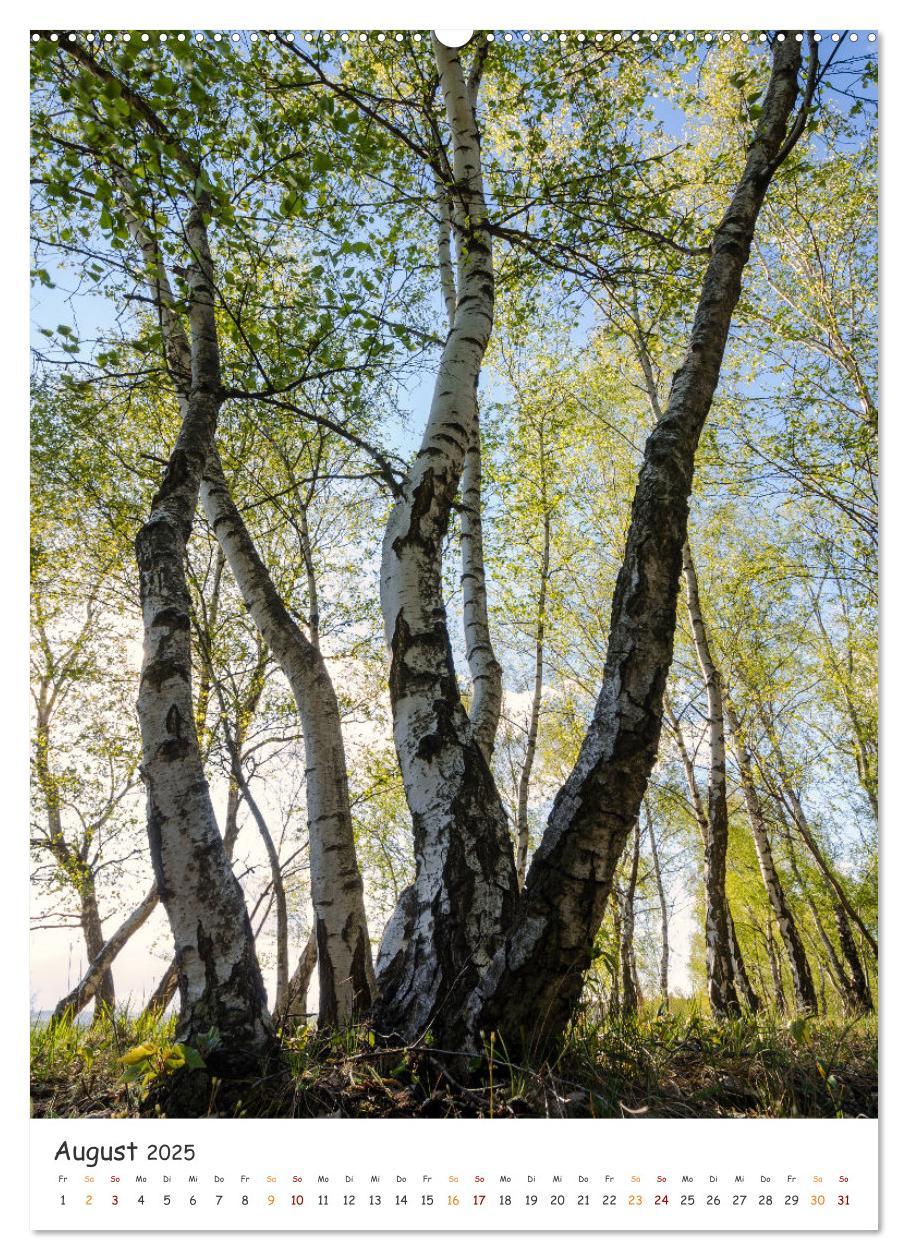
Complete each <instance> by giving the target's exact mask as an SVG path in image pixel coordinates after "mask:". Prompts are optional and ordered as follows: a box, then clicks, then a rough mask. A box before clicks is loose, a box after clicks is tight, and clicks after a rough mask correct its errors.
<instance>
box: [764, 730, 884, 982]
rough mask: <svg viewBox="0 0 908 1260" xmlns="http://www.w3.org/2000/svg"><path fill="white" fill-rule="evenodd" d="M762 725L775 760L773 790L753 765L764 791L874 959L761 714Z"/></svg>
mask: <svg viewBox="0 0 908 1260" xmlns="http://www.w3.org/2000/svg"><path fill="white" fill-rule="evenodd" d="M763 725H764V729H765V730H766V733H767V735H768V737H769V741H770V744H771V746H772V751H773V760H774V762H775V772H776V777H777V780H778V783H777V786H776V787H775V790H773V783H772V779H771V776H770V775H769V774H768V773H767V771H766V767H765V766H764V765H763V764H762V763H761V762H760V761H759V760H758V762H757V764H758V766H759V767H760V773H761V775H762V777H763V781H764V783H765V784H766V786H767V790H769V791H770V792H772V794H773V795H774V796H775V798H776V800H777V801H778V802H779V804H780V805H781V806H782V807H783V809H784V810H785V811H786V812H787V813H788V815H789V816H790V817H791V819H792V821H793V822H794V824H795V828H796V829H797V832H798V834H799V835H800V837H801V839H802V840H803V841H804V844H805V845H806V847H807V850H808V852H809V853H810V855H811V857H812V858H813V859H814V861H815V862H816V864H817V866H818V867H819V868H820V870H821V871H822V873H823V875H824V876H825V878H826V882H827V884H828V885H829V887H830V888H831V889H832V892H833V893H834V895H835V897H836V898H837V900H838V903H839V905H840V906H841V907H842V909H843V910H844V911H845V913H846V915H847V916H848V917H849V919H851V921H852V923H853V924H854V925H855V927H856V928H857V929H858V931H859V932H860V933H861V936H863V938H864V940H865V941H866V942H867V944H868V945H869V946H870V949H871V951H872V952H873V956H874V958H877V957H878V956H879V946H878V944H877V942H876V941H875V940H874V938H873V934H872V933H871V931H870V929H869V928H868V926H867V924H866V923H865V922H864V920H863V918H862V917H861V915H860V914H859V913H858V910H857V907H856V906H855V904H854V902H853V901H852V900H851V897H849V895H848V893H847V891H846V890H845V887H844V885H843V884H842V881H841V880H840V879H839V877H838V875H837V874H836V872H835V870H834V869H833V867H832V865H831V863H830V862H829V859H828V858H827V857H826V854H825V853H824V852H823V849H822V847H821V845H820V843H819V841H818V840H817V838H816V836H815V835H814V833H813V828H812V827H811V825H810V823H809V822H808V821H807V815H806V814H805V813H804V808H803V806H802V805H801V799H800V797H799V796H798V793H797V792H796V791H795V790H794V788H793V787H792V785H791V781H790V779H789V776H788V771H787V768H786V766H785V761H784V758H783V756H782V749H781V746H780V745H779V742H778V740H777V739H776V736H775V732H774V731H773V729H772V723H771V721H769V720H767V719H766V718H765V715H764V722H763Z"/></svg>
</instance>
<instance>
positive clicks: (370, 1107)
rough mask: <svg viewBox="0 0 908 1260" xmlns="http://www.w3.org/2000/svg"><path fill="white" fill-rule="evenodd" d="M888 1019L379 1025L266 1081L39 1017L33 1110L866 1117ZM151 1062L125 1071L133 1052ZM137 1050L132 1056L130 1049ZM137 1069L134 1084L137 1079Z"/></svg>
mask: <svg viewBox="0 0 908 1260" xmlns="http://www.w3.org/2000/svg"><path fill="white" fill-rule="evenodd" d="M876 1032H877V1030H876V1020H875V1019H872V1018H864V1019H861V1020H856V1021H852V1022H851V1023H849V1024H845V1025H842V1024H837V1023H833V1022H826V1021H819V1020H801V1019H796V1020H791V1021H788V1022H784V1021H782V1022H779V1021H776V1020H773V1019H770V1018H767V1017H763V1018H759V1019H746V1020H738V1021H733V1022H729V1023H723V1024H716V1023H713V1022H712V1021H710V1020H708V1019H704V1018H702V1017H701V1016H699V1015H697V1014H694V1015H690V1014H685V1015H680V1016H679V1015H671V1016H667V1017H659V1016H652V1017H646V1018H641V1019H639V1020H632V1021H629V1022H625V1023H610V1024H598V1025H595V1026H594V1025H592V1024H590V1025H588V1026H586V1027H584V1026H583V1024H582V1023H581V1024H580V1025H578V1027H577V1028H575V1029H574V1030H573V1032H572V1035H571V1038H570V1040H569V1042H568V1043H567V1045H566V1046H565V1048H564V1050H563V1052H562V1054H561V1055H560V1056H559V1058H558V1059H557V1061H555V1062H552V1063H545V1064H542V1065H532V1066H531V1065H529V1064H527V1063H513V1062H511V1061H510V1060H509V1059H508V1057H507V1055H506V1054H505V1053H503V1051H502V1049H501V1047H500V1046H497V1045H493V1046H491V1047H489V1050H488V1052H487V1053H486V1054H485V1055H483V1056H479V1057H475V1058H473V1059H471V1060H466V1059H464V1058H463V1057H459V1056H450V1055H444V1054H442V1053H441V1052H439V1051H438V1050H437V1049H435V1048H433V1047H431V1046H430V1047H426V1046H422V1047H416V1048H402V1049H388V1048H383V1047H382V1046H380V1045H376V1044H375V1039H374V1037H373V1036H372V1034H370V1033H369V1032H368V1031H367V1030H365V1029H359V1030H355V1031H353V1032H350V1033H347V1034H345V1035H343V1036H337V1037H333V1038H325V1037H321V1036H317V1035H315V1034H314V1033H312V1032H311V1031H305V1030H304V1031H302V1032H300V1033H298V1034H296V1035H295V1036H294V1037H293V1038H288V1039H286V1040H285V1045H284V1049H283V1051H282V1054H281V1058H280V1059H279V1060H278V1062H277V1063H276V1064H275V1065H272V1067H271V1068H270V1069H269V1071H268V1072H267V1073H266V1074H264V1075H262V1076H261V1077H258V1078H255V1079H250V1080H243V1081H233V1082H226V1081H217V1080H213V1079H211V1078H210V1077H209V1076H208V1075H207V1073H206V1072H205V1071H203V1070H200V1069H199V1068H194V1067H193V1066H192V1063H193V1062H194V1061H195V1060H191V1061H190V1062H186V1061H183V1060H182V1058H181V1051H180V1050H179V1048H175V1047H174V1044H173V1041H172V1038H173V1020H168V1021H165V1022H164V1023H151V1022H149V1021H147V1020H142V1019H140V1020H131V1019H130V1018H129V1017H128V1016H126V1015H117V1016H116V1017H114V1018H110V1017H104V1018H102V1019H100V1020H99V1021H97V1022H96V1023H95V1024H94V1025H91V1026H85V1025H78V1024H77V1025H62V1026H60V1025H58V1026H55V1027H52V1026H49V1025H46V1024H45V1025H41V1026H37V1025H36V1026H35V1028H33V1031H32V1114H33V1115H34V1116H36V1117H39V1116H46V1117H75V1116H80V1117H89V1116H97V1117H124V1116H138V1115H155V1114H157V1115H162V1114H163V1115H170V1116H176V1115H193V1114H194V1115H208V1116H237V1117H242V1116H247V1117H251V1116H264V1117H279V1116H288V1117H292V1116H312V1117H315V1116H339V1117H343V1116H384V1117H401V1118H402V1117H414V1116H416V1117H419V1116H425V1117H444V1116H459V1117H471V1116H476V1117H481V1116H484V1117H491V1118H507V1117H524V1116H550V1117H564V1116H574V1117H583V1116H591V1117H622V1116H623V1117H636V1116H640V1117H646V1116H659V1117H669V1116H678V1117H701V1118H710V1117H741V1116H763V1117H767V1116H805V1117H810V1116H812V1117H822V1116H826V1117H836V1116H842V1117H853V1116H876V1114H877V1040H876ZM136 1047H141V1048H142V1054H141V1055H140V1057H139V1061H138V1063H133V1064H131V1065H130V1064H124V1063H123V1061H122V1060H123V1057H124V1056H127V1057H129V1058H135V1052H136ZM131 1051H132V1052H133V1053H132V1054H130V1052H131ZM130 1078H132V1079H130Z"/></svg>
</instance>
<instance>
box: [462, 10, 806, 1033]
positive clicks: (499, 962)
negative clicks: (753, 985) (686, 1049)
mask: <svg viewBox="0 0 908 1260" xmlns="http://www.w3.org/2000/svg"><path fill="white" fill-rule="evenodd" d="M800 64H801V52H800V45H799V44H798V43H797V42H796V40H795V38H794V32H788V33H787V38H786V39H785V40H783V41H779V42H776V43H774V45H773V68H772V74H771V77H770V82H769V87H768V90H767V93H766V97H765V99H764V102H763V109H762V112H761V116H760V121H759V123H758V125H757V128H756V133H755V135H754V139H753V141H752V143H751V145H750V147H749V149H748V153H747V157H746V161H745V166H744V172H743V174H742V176H741V179H740V181H739V183H738V185H737V188H736V189H735V192H734V195H733V197H732V200H731V204H730V206H729V208H728V211H727V212H726V214H725V217H724V218H723V220H722V222H721V223H720V225H719V227H718V228H717V229H716V232H715V235H714V237H713V243H712V256H711V258H710V262H709V265H708V267H707V270H706V276H705V278H704V283H703V289H702V293H701V297H700V301H699V304H698V307H697V312H696V315H695V317H694V323H693V328H692V331H691V338H690V343H689V347H688V351H687V354H686V356H685V359H684V362H683V364H682V365H681V367H680V369H679V370H678V371H677V372H676V374H675V376H674V379H673V381H672V387H671V392H670V395H669V400H668V404H667V406H666V408H665V412H664V415H663V419H662V421H661V422H660V423H658V424H657V425H656V426H655V428H654V430H653V432H652V434H651V435H650V438H649V440H648V442H647V444H646V449H645V452H644V457H643V466H642V469H641V473H640V478H639V481H638V485H637V492H636V495H635V497H634V503H633V507H632V510H631V521H630V526H629V529H628V535H627V542H626V545H625V555H624V561H623V563H622V566H621V570H620V572H619V574H618V580H617V582H616V585H615V593H614V597H613V600H612V611H611V627H610V632H609V642H608V649H607V653H606V662H605V671H604V680H603V686H602V690H601V692H600V695H599V699H598V701H597V704H596V710H595V713H594V716H593V720H592V722H591V724H590V727H589V730H588V732H587V735H586V738H585V740H584V743H583V747H582V749H581V752H580V756H579V758H578V761H577V763H576V765H575V767H574V769H573V771H572V772H571V774H570V776H569V777H568V780H567V782H566V784H565V785H564V787H563V788H562V789H561V791H560V792H559V793H558V796H557V798H556V800H555V803H554V806H553V808H552V812H551V815H550V818H549V822H548V825H547V827H546V830H545V834H544V836H543V839H542V843H541V845H540V847H539V849H538V850H537V852H536V855H535V857H534V860H533V863H532V865H531V867H530V872H529V875H528V877H527V884H526V889H525V892H524V894H523V897H522V898H521V903H520V906H519V910H518V916H517V921H516V923H515V924H514V926H513V927H512V929H511V930H510V932H509V933H508V936H507V939H506V941H505V943H504V944H503V945H502V947H501V948H500V949H499V950H498V952H497V953H496V955H495V957H494V959H493V961H492V963H491V965H490V966H489V967H488V969H487V971H486V972H485V974H484V976H483V978H482V982H481V985H480V988H479V990H478V991H477V993H476V994H475V995H474V998H473V1000H472V1001H471V1005H470V1011H469V1015H468V1020H467V1024H468V1026H469V1027H471V1031H473V1033H474V1036H473V1037H472V1038H469V1037H468V1038H467V1040H468V1041H471V1042H472V1044H475V1043H476V1040H477V1038H476V1036H475V1034H476V1033H478V1032H479V1031H480V1030H482V1029H492V1028H497V1029H498V1030H499V1031H500V1032H501V1034H502V1035H503V1037H504V1038H505V1040H506V1041H507V1042H508V1043H509V1044H511V1045H514V1046H515V1047H516V1045H517V1044H518V1043H519V1042H521V1041H525V1042H531V1043H535V1044H536V1045H539V1046H545V1045H547V1044H549V1043H550V1042H551V1041H552V1039H553V1038H557V1037H559V1036H560V1035H561V1033H562V1032H563V1030H564V1028H565V1026H566V1024H567V1022H568V1020H569V1019H570V1017H571V1015H572V1013H573V1011H574V1008H575V1005H576V1003H577V1000H578V998H579V996H580V993H581V990H582V987H583V980H584V975H585V972H586V969H587V967H588V966H589V964H590V960H591V957H592V954H593V949H594V945H595V939H596V933H597V931H598V928H599V925H600V923H601V922H602V915H603V911H604V909H605V904H606V900H607V898H608V894H609V891H610V888H611V884H612V878H613V875H614V870H615V865H616V863H617V861H618V858H619V856H620V854H621V851H622V849H623V847H624V842H625V839H626V837H627V834H628V832H629V830H630V828H631V827H632V826H633V824H634V821H635V819H636V817H637V815H638V813H639V810H640V802H641V800H642V798H643V793H644V790H645V788H646V782H647V779H648V777H649V774H650V771H651V770H652V766H653V763H654V761H655V758H656V753H657V749H658V744H659V732H660V727H661V722H662V695H663V691H664V688H665V679H666V675H667V673H668V668H669V665H670V663H671V657H672V647H673V643H674V633H675V615H676V605H677V597H678V585H679V579H680V574H681V552H682V547H683V544H684V539H685V537H686V533H687V515H688V496H689V494H690V490H691V484H692V479H693V471H694V459H695V455H696V450H697V444H698V441H699V437H700V433H701V430H702V428H703V424H704V422H705V420H706V416H707V413H708V411H709V408H710V404H711V403H712V398H713V394H714V392H715V389H716V385H717V383H718V380H719V371H720V368H721V366H722V358H723V354H724V351H725V343H726V339H727V337H728V329H729V325H730V322H731V317H732V314H733V312H734V309H735V306H736V305H737V301H738V297H739V294H740V291H741V277H742V274H743V271H744V267H745V265H746V263H747V258H748V255H749V253H750V246H751V241H752V239H753V233H754V229H755V226H756V222H757V216H758V215H759V212H760V207H761V206H762V204H763V200H764V198H765V196H766V191H767V188H768V187H769V183H770V181H771V179H772V175H773V173H774V171H775V169H776V166H777V165H778V162H779V161H780V160H782V159H783V158H784V157H785V155H786V153H787V152H788V151H789V150H790V148H791V146H792V144H793V143H794V142H795V140H796V139H797V135H798V134H799V125H803V124H802V123H801V119H799V120H798V123H796V124H795V127H794V129H793V130H792V132H791V134H790V135H788V136H786V132H787V127H788V119H789V116H790V114H791V111H792V109H793V107H794V104H795V100H796V98H797V93H798V71H799V68H800ZM814 66H815V53H814V52H812V53H811V67H812V68H813V67H814ZM805 104H806V102H805Z"/></svg>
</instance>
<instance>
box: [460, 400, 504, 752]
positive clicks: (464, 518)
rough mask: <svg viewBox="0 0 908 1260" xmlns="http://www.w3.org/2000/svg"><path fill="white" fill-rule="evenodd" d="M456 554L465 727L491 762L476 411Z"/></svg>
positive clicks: (491, 685)
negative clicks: (465, 675) (466, 677)
mask: <svg viewBox="0 0 908 1260" xmlns="http://www.w3.org/2000/svg"><path fill="white" fill-rule="evenodd" d="M461 500H462V505H461V509H460V555H461V587H462V590H463V630H464V639H465V641H466V650H467V662H468V664H469V666H470V677H471V678H472V680H473V699H472V702H471V704H470V727H471V728H472V731H473V738H474V739H475V740H476V743H477V744H478V745H479V747H480V749H481V750H482V755H483V756H484V757H485V759H486V761H488V762H491V760H492V753H493V751H494V748H495V736H496V734H497V732H498V723H499V722H500V720H501V700H502V694H503V689H502V682H501V665H500V664H499V663H498V658H497V656H496V655H495V649H494V648H493V647H492V636H491V631H490V629H489V607H488V600H487V598H486V571H485V553H484V549H483V541H482V452H481V446H480V432H479V414H478V412H477V414H476V416H475V418H474V422H473V433H472V436H471V439H470V445H469V446H468V447H467V453H466V455H465V456H464V463H463V479H462V482H461Z"/></svg>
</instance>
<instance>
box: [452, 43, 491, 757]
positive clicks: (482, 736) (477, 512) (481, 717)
mask: <svg viewBox="0 0 908 1260" xmlns="http://www.w3.org/2000/svg"><path fill="white" fill-rule="evenodd" d="M479 55H481V56H484V52H483V53H481V54H479ZM469 87H470V85H468V97H469V102H470V108H471V110H472V111H473V112H474V115H475V109H476V91H477V90H478V79H477V80H476V83H475V87H474V88H473V90H472V91H470V90H469ZM442 156H443V155H442V154H441V153H439V157H440V158H442ZM435 204H436V209H437V215H438V246H437V248H438V274H439V280H440V283H441V291H442V295H443V297H444V300H445V310H446V311H447V314H448V329H449V331H450V329H452V328H453V327H454V320H455V316H456V314H457V284H458V278H457V274H456V272H455V268H454V265H453V262H452V259H451V232H452V229H453V227H454V224H455V223H456V224H457V226H458V228H459V229H460V230H461V231H462V230H463V226H464V215H463V213H462V212H461V213H458V214H455V207H454V203H453V202H452V200H451V197H450V196H449V195H448V191H447V189H446V188H445V187H444V184H443V183H442V181H441V180H440V179H439V177H438V176H437V175H436V176H435ZM460 564H461V568H460V584H461V592H462V598H463V632H464V642H465V645H466V653H467V664H468V666H469V670H470V678H471V680H472V683H473V698H472V701H471V704H470V726H471V727H472V730H473V736H474V738H475V740H476V742H477V744H478V745H479V747H480V749H481V750H482V754H483V756H484V757H485V759H486V761H488V762H490V763H491V760H492V753H493V751H494V748H495V736H496V734H497V733H498V724H499V722H500V720H501V701H502V684H501V665H500V664H499V662H498V658H497V656H496V655H495V650H494V648H493V647H492V635H491V631H490V629H489V608H488V600H487V598H486V569H485V552H484V547H483V539H482V439H481V432H480V427H479V408H478V406H477V408H476V410H475V412H474V415H473V426H472V431H471V434H470V441H469V445H468V446H467V451H466V454H465V456H464V462H463V476H462V481H461V506H460Z"/></svg>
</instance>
